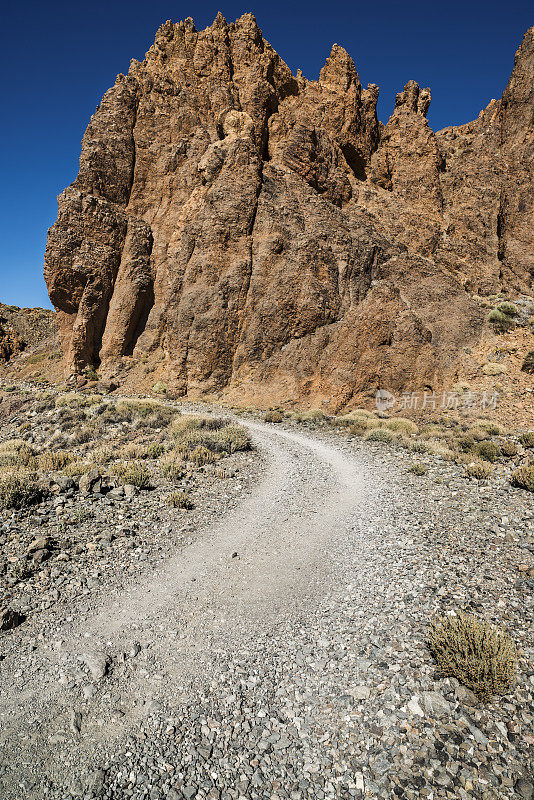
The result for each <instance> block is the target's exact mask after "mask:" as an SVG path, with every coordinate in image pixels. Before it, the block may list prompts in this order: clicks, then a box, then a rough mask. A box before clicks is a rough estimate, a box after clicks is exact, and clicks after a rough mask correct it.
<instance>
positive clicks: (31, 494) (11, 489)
mask: <svg viewBox="0 0 534 800" xmlns="http://www.w3.org/2000/svg"><path fill="white" fill-rule="evenodd" d="M40 495H41V493H40V491H39V487H38V485H37V475H36V474H35V473H34V472H31V471H29V470H25V469H18V470H12V471H10V472H4V473H0V510H4V509H8V508H22V506H25V505H30V504H31V503H35V502H37V500H38V499H39V497H40Z"/></svg>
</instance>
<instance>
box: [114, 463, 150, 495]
mask: <svg viewBox="0 0 534 800" xmlns="http://www.w3.org/2000/svg"><path fill="white" fill-rule="evenodd" d="M119 477H120V478H121V479H122V482H123V483H124V484H132V485H133V486H137V488H138V489H151V488H152V482H151V479H150V473H149V471H148V470H147V468H146V467H145V465H144V464H126V465H125V466H124V468H122V469H121V470H120V476H119Z"/></svg>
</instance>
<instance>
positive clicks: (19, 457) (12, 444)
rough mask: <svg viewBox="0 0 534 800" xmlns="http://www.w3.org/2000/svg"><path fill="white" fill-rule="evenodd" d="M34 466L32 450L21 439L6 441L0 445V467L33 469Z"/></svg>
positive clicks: (35, 462) (35, 463)
mask: <svg viewBox="0 0 534 800" xmlns="http://www.w3.org/2000/svg"><path fill="white" fill-rule="evenodd" d="M36 465H37V461H36V458H35V455H34V452H33V450H32V448H31V447H30V446H29V445H28V444H27V443H26V442H24V441H23V440H22V439H7V440H6V441H5V442H1V443H0V466H4V467H32V468H34V467H35V466H36Z"/></svg>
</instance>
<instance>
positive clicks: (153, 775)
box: [0, 421, 521, 800]
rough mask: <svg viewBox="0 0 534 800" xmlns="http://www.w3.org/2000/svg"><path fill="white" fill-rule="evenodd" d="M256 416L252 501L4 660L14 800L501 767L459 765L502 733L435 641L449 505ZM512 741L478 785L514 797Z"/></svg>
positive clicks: (295, 789) (413, 781) (379, 787)
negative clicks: (430, 651)
mask: <svg viewBox="0 0 534 800" xmlns="http://www.w3.org/2000/svg"><path fill="white" fill-rule="evenodd" d="M244 424H245V425H246V426H247V427H248V429H249V431H250V433H251V435H252V437H253V440H254V442H255V444H256V446H257V447H258V448H259V450H260V452H261V454H262V456H263V469H262V474H261V476H260V477H259V479H258V481H257V482H256V484H255V485H254V487H253V489H252V491H251V492H250V494H249V495H248V496H247V497H246V498H245V499H244V500H243V501H242V502H241V503H240V504H239V505H238V506H237V507H236V508H234V509H231V510H229V511H228V512H227V513H226V514H224V515H223V516H222V517H221V518H219V519H218V520H217V521H216V522H214V523H213V522H212V523H211V524H207V525H206V526H205V527H204V528H203V529H201V530H199V531H198V532H197V536H196V538H195V541H194V542H193V543H192V544H190V545H189V546H188V547H185V548H184V549H182V550H180V551H178V550H177V551H174V552H169V553H168V556H167V558H166V559H165V560H164V562H163V563H162V566H161V567H159V568H158V569H157V570H155V569H152V570H150V571H147V572H146V574H143V573H140V574H139V576H138V578H137V579H136V580H135V581H133V582H132V583H131V584H130V585H129V586H127V587H126V588H124V587H123V588H121V589H120V590H119V589H117V588H116V587H113V586H109V587H106V591H105V592H103V593H102V595H101V596H100V598H99V599H98V602H96V603H95V602H94V601H93V602H92V604H91V605H90V606H88V605H87V602H86V601H80V602H79V603H78V604H76V605H75V607H73V608H72V609H71V613H70V614H69V616H68V617H66V618H64V619H56V620H55V621H54V629H53V630H52V632H51V633H50V635H47V637H46V639H45V640H43V641H39V643H38V644H37V645H35V644H32V645H31V646H28V645H26V646H24V643H23V642H22V641H21V648H20V651H19V652H18V654H17V653H16V652H15V651H13V650H12V651H11V653H8V655H7V657H6V659H5V660H4V661H3V662H2V672H1V678H0V691H1V695H0V700H1V710H0V715H1V716H0V720H1V724H2V729H1V739H0V744H1V746H2V767H1V772H0V787H1V790H0V797H2V798H3V799H4V798H5V800H10V799H11V798H20V797H28V798H32V799H34V800H37V799H39V800H40V798H45V797H47V798H48V797H50V798H70V797H83V798H93V797H94V798H133V799H134V800H135V799H137V798H149V799H150V800H160V799H162V798H170V799H171V800H177V798H198V800H203V798H205V799H206V800H218V799H219V798H220V799H221V800H237V799H238V798H271V799H272V800H276V798H286V797H287V798H290V799H291V800H299V799H300V798H319V800H320V798H326V797H347V798H350V797H355V798H358V797H364V796H368V797H390V796H391V797H407V798H415V797H419V796H425V797H429V798H430V797H434V798H439V797H443V798H448V797H451V798H452V797H464V795H465V796H466V797H468V796H470V792H468V794H465V788H464V787H465V784H466V781H468V780H471V778H470V777H469V776H470V775H471V773H473V780H475V778H474V774H475V773H476V775H477V776H478V775H479V772H480V768H481V765H482V766H484V760H482V761H480V760H477V758H475V757H474V756H473V749H471V750H470V751H469V759H470V760H469V762H468V763H467V764H466V765H461V766H457V767H451V768H450V769H449V766H448V761H447V759H449V760H450V761H451V763H452V761H453V760H454V759H453V755H454V758H455V759H456V758H458V759H459V758H460V756H461V755H462V751H461V749H460V748H461V745H462V742H463V741H464V740H465V741H467V742H469V746H471V744H473V746H474V748H475V752H476V748H477V746H478V745H480V746H481V747H483V749H485V748H486V744H484V742H487V743H488V747H489V739H488V737H487V736H486V734H485V733H483V732H482V731H481V730H480V729H479V727H477V726H479V725H480V726H482V723H481V721H480V720H479V718H478V717H476V713H477V712H470V713H468V712H467V711H465V710H464V709H463V708H462V707H461V706H460V705H459V704H458V702H456V698H455V697H454V687H453V685H452V684H450V682H448V681H441V682H440V683H439V684H437V683H436V681H435V676H434V674H433V669H432V666H431V664H430V663H429V658H428V655H427V653H426V650H425V648H424V647H423V646H422V639H423V637H424V623H425V620H426V619H427V617H428V614H429V613H431V612H432V611H434V610H435V608H436V605H437V604H436V602H435V592H434V589H435V586H434V587H432V583H430V584H429V576H432V575H433V574H434V571H435V568H436V562H435V560H434V558H435V554H434V553H433V552H432V551H431V549H429V547H428V543H427V542H426V541H423V540H419V538H418V534H419V533H420V532H421V530H422V529H423V528H424V527H425V526H426V527H427V528H430V527H431V526H432V525H433V524H434V522H435V521H436V520H437V519H438V518H439V515H440V509H439V507H438V506H437V504H436V503H434V502H432V501H433V500H434V499H435V498H430V497H429V498H427V502H426V504H424V505H423V506H421V507H419V508H418V507H417V504H416V503H415V501H414V500H413V496H412V497H409V496H408V495H403V493H402V491H401V490H399V485H398V483H396V480H397V478H396V477H395V474H394V470H393V471H391V470H390V467H391V464H389V465H388V462H387V460H385V459H383V458H380V457H376V451H375V453H374V454H373V451H372V450H369V449H367V450H366V449H365V448H362V449H360V451H355V450H354V449H352V448H349V447H348V446H347V445H343V444H336V443H335V442H334V440H328V438H324V437H323V438H320V437H319V436H316V435H312V434H306V433H301V432H294V431H291V430H287V429H284V428H283V427H282V426H273V425H271V426H267V425H264V424H260V423H255V422H250V421H247V422H245V423H244ZM397 477H398V476H397ZM438 585H439V581H438ZM32 641H33V640H32ZM436 688H438V689H440V692H441V693H440V692H438V693H437V694H436V692H435V689H436ZM445 695H446V696H445ZM473 714H474V716H473ZM443 731H445V733H443ZM447 737H448V738H447ZM436 742H439V746H438V745H436ZM477 742H478V745H477ZM425 747H426V748H427V751H428V752H426V754H425V756H424V758H423V759H422V760H421V755H420V754H421V753H422V752H423V753H424V752H425V751H424V749H423V748H425ZM443 748H449V749H448V750H447V751H446V752H447V753H448V756H447V758H445V759H444V758H443V757H442V756H441V755H440V754H441V753H442V751H443ZM501 751H502V763H503V764H507V766H506V769H508V770H512V771H511V772H510V773H508V772H506V773H504V772H502V771H501V772H497V775H498V776H499V777H498V781H499V785H498V786H497V789H496V790H495V791H496V792H497V793H496V794H487V795H486V794H483V793H481V794H480V795H479V794H475V795H474V796H480V797H486V796H487V797H488V798H489V797H508V796H510V797H514V796H516V794H515V789H514V786H516V785H517V780H518V775H520V774H521V767H520V766H516V764H515V761H514V759H515V755H514V757H513V758H512V757H511V756H510V753H506V752H505V750H504V749H503V748H502V747H501V749H500V750H497V751H496V752H493V753H489V752H488V758H490V757H491V758H490V760H491V764H492V765H494V766H495V765H497V767H498V768H499V769H500V767H499V765H500V764H501V760H500V755H499V754H501ZM465 752H467V750H465ZM465 752H464V753H463V755H465ZM418 758H419V760H418ZM454 763H456V762H454ZM518 763H520V760H519V759H518ZM484 768H485V767H484ZM502 769H503V770H504V769H505V767H503V768H502ZM514 769H515V772H514ZM425 770H426V771H425ZM464 773H465V774H464ZM502 774H505V776H506V778H507V782H505V783H503V782H502V781H501V777H502ZM508 774H510V777H508ZM466 776H467V777H466ZM470 785H471V784H469V783H468V784H467V788H468V790H469V788H470ZM480 785H481V786H482V784H480ZM487 785H488V784H487V783H486V784H484V787H486V786H487ZM490 785H491V786H493V785H494V784H493V783H492V784H490ZM425 787H428V790H429V791H430V794H429V793H428V792H427V793H426V794H424V793H423V794H420V791H422V790H424V791H426V788H425ZM484 790H485V789H484ZM492 791H493V789H492ZM462 792H463V794H462Z"/></svg>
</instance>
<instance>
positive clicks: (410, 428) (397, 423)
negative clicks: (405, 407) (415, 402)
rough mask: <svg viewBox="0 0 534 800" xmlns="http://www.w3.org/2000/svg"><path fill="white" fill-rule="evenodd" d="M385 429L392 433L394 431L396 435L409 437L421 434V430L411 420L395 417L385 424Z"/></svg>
mask: <svg viewBox="0 0 534 800" xmlns="http://www.w3.org/2000/svg"><path fill="white" fill-rule="evenodd" d="M384 427H385V428H387V429H388V430H390V431H394V432H395V433H404V434H407V435H411V434H415V433H418V432H419V428H418V427H417V425H416V424H415V422H412V420H411V419H406V418H405V417H394V419H388V420H386V421H385V422H384Z"/></svg>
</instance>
